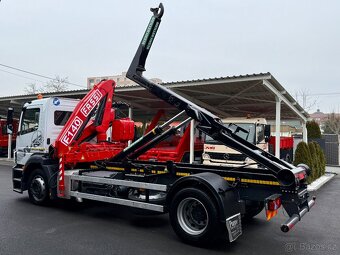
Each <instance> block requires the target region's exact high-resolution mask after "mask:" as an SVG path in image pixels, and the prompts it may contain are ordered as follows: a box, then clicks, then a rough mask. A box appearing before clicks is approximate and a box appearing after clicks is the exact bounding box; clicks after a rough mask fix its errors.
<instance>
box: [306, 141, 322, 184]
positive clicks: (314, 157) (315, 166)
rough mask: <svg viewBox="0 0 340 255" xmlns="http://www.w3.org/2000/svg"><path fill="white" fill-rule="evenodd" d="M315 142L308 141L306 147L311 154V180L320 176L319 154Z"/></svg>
mask: <svg viewBox="0 0 340 255" xmlns="http://www.w3.org/2000/svg"><path fill="white" fill-rule="evenodd" d="M317 145H318V144H317V143H316V142H310V143H308V149H309V152H310V155H311V162H310V166H309V167H310V168H311V170H312V173H311V176H310V179H311V181H313V180H315V179H317V178H319V177H320V164H319V156H318V154H317V148H316V147H317Z"/></svg>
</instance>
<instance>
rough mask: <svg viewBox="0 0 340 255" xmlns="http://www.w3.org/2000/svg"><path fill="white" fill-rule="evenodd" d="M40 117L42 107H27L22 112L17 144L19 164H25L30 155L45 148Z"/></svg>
mask: <svg viewBox="0 0 340 255" xmlns="http://www.w3.org/2000/svg"><path fill="white" fill-rule="evenodd" d="M40 116H41V107H39V106H36V105H35V106H32V107H30V106H27V107H25V108H24V109H23V110H22V113H21V118H20V123H19V130H18V133H17V142H16V154H17V155H16V160H17V163H18V164H25V163H26V161H27V159H28V158H29V157H30V155H32V154H33V153H36V152H39V150H40V148H41V147H42V146H43V140H44V138H43V132H42V130H41V126H42V121H41V118H40Z"/></svg>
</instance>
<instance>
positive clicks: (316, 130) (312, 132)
mask: <svg viewBox="0 0 340 255" xmlns="http://www.w3.org/2000/svg"><path fill="white" fill-rule="evenodd" d="M306 128H307V134H308V139H315V138H321V130H320V127H319V124H318V123H316V122H315V121H314V120H312V121H307V123H306Z"/></svg>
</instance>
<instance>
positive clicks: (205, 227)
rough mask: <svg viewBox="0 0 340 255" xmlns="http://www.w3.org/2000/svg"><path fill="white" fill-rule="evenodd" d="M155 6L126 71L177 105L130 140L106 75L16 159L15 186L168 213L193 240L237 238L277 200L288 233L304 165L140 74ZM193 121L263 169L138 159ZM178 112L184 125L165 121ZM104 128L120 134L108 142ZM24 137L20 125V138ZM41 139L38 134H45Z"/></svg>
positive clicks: (44, 197) (301, 205) (301, 210)
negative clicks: (43, 145)
mask: <svg viewBox="0 0 340 255" xmlns="http://www.w3.org/2000/svg"><path fill="white" fill-rule="evenodd" d="M151 10H152V12H153V16H152V17H151V20H150V23H149V24H148V26H147V29H146V32H145V34H144V36H143V38H142V41H141V43H140V45H139V47H138V49H137V52H136V55H135V57H134V59H133V61H132V63H131V65H130V67H129V70H128V72H127V77H128V78H130V79H131V80H133V81H135V82H136V83H138V84H139V85H141V86H143V87H144V88H146V89H147V90H148V91H149V92H150V93H152V94H154V95H155V96H157V97H159V98H160V99H162V100H164V101H165V102H167V103H169V104H171V105H173V106H174V107H176V108H177V109H178V110H179V113H178V114H177V115H176V116H174V117H173V118H171V119H170V120H168V121H166V122H165V123H164V124H162V125H157V126H156V127H154V128H153V129H152V130H151V131H149V132H148V133H146V134H145V135H144V136H142V137H141V138H140V139H138V140H136V141H135V142H133V143H132V144H130V145H127V142H126V141H127V140H129V139H131V136H132V132H133V130H132V129H131V127H132V125H133V124H131V120H130V119H123V120H122V119H120V120H116V119H114V111H113V110H112V98H113V91H114V87H115V83H114V82H113V81H102V82H100V83H99V84H97V85H96V86H94V88H93V89H92V90H91V91H90V92H89V93H88V94H87V95H86V96H85V97H84V98H83V99H82V100H81V101H79V103H78V104H77V105H76V107H75V109H74V110H73V112H72V114H71V115H70V117H69V119H68V121H67V122H66V124H65V126H64V127H63V128H62V129H61V131H60V133H59V134H58V136H57V138H56V140H55V142H54V143H53V144H51V145H50V147H49V151H48V152H45V151H42V152H36V153H31V154H30V155H29V157H26V160H25V162H24V161H21V163H19V160H18V158H17V165H16V166H15V167H14V168H13V185H14V190H15V191H17V192H21V193H22V192H23V191H24V190H28V194H29V197H30V200H31V201H32V202H33V203H35V204H38V205H40V204H45V203H47V202H49V201H50V200H53V199H56V198H63V199H71V198H76V199H77V200H78V201H79V200H81V199H90V200H96V201H103V202H108V203H114V204H120V205H125V206H130V207H133V208H139V209H145V210H150V211H155V212H159V213H167V212H168V213H169V217H170V221H171V224H172V227H173V229H174V231H175V232H176V234H177V235H178V236H179V237H180V238H181V239H182V240H184V241H186V242H189V243H194V244H202V243H208V242H210V241H212V240H215V239H217V238H220V237H225V238H227V239H229V241H234V240H235V239H236V238H238V237H239V236H240V235H241V233H242V226H241V221H242V219H243V218H251V217H253V216H255V215H257V214H258V213H259V212H260V211H261V210H263V208H264V207H265V210H266V215H267V219H270V218H271V217H273V216H275V214H276V213H277V211H278V209H279V208H280V207H281V205H282V206H283V208H284V209H285V211H286V212H287V213H288V215H289V219H287V221H286V222H284V223H283V224H282V225H281V229H282V231H284V232H287V231H289V230H290V229H291V228H292V227H293V226H294V225H295V224H296V223H297V222H298V221H300V220H301V218H302V216H304V215H305V214H306V213H307V212H308V211H309V210H310V208H311V207H312V206H313V205H314V204H315V198H310V197H309V193H308V192H307V184H306V178H307V176H308V175H309V174H310V171H309V168H308V166H306V165H299V166H298V167H294V166H292V165H290V164H288V163H287V162H284V161H282V160H280V159H278V158H276V157H274V156H273V155H271V154H269V153H268V152H265V151H263V150H261V149H260V148H258V147H256V146H255V145H253V144H252V143H249V142H247V141H246V140H244V139H242V138H240V137H239V136H237V135H236V134H234V133H233V132H232V130H231V129H229V128H228V127H225V126H224V125H223V123H222V121H221V120H220V118H218V117H217V116H215V115H213V114H212V113H211V112H209V111H207V110H205V109H203V108H201V107H199V106H198V105H196V104H194V103H193V102H191V101H189V100H187V99H185V98H183V97H181V96H179V95H177V94H176V93H175V92H173V91H171V90H169V89H167V88H165V87H163V86H162V85H158V84H155V83H152V82H151V81H149V80H148V79H146V78H144V77H143V76H142V73H143V72H144V71H145V62H146V58H147V55H148V53H149V50H150V48H151V45H152V42H153V40H154V38H155V35H156V33H157V29H158V27H159V24H160V22H161V18H162V16H163V11H164V8H163V5H162V4H160V6H159V7H158V8H154V9H151ZM24 111H25V108H24ZM23 116H25V114H24V113H23V114H22V115H21V120H20V122H21V123H22V121H23V119H22V118H23ZM185 116H186V117H185ZM35 117H36V115H35V114H34V115H33V116H32V118H33V120H35ZM192 119H193V120H195V121H196V122H197V128H198V129H199V130H200V131H201V132H203V133H205V134H206V135H209V136H210V137H212V138H213V139H216V140H218V141H219V142H221V143H223V144H225V145H226V146H229V147H231V148H233V149H235V150H237V151H239V152H241V153H243V154H245V155H247V156H248V157H249V158H251V159H252V160H254V161H256V162H257V163H258V164H260V167H259V168H251V167H249V166H247V165H242V166H240V167H227V166H215V165H202V164H187V163H177V162H173V161H167V162H154V161H146V160H144V161H141V160H137V159H138V157H139V156H140V155H142V154H144V153H145V152H147V151H148V150H149V149H151V148H154V147H155V146H156V145H157V144H159V143H160V142H161V141H164V140H165V139H167V138H168V137H170V136H171V135H174V134H175V133H176V130H177V129H179V128H181V127H182V126H184V125H186V124H187V123H189V121H191V120H192ZM175 120H180V124H178V125H177V126H175V127H174V126H172V127H171V126H170V124H171V123H172V122H174V121H175ZM45 123H47V122H45ZM110 126H111V127H112V135H113V136H115V137H116V141H114V142H110V143H108V142H107V141H106V131H107V129H108V128H109V127H110ZM20 127H22V124H20ZM32 129H33V130H34V129H36V127H35V126H34V125H33V127H32ZM21 135H22V132H21V131H20V130H19V134H18V138H17V139H21ZM41 137H42V140H44V138H43V137H44V136H43V134H42V136H41Z"/></svg>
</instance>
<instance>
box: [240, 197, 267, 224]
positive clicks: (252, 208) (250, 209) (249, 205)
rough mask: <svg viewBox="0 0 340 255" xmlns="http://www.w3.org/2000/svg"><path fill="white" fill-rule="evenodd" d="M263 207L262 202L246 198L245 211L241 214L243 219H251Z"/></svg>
mask: <svg viewBox="0 0 340 255" xmlns="http://www.w3.org/2000/svg"><path fill="white" fill-rule="evenodd" d="M263 208H264V202H261V201H250V200H246V212H245V214H244V215H243V218H244V219H245V220H251V219H252V218H254V217H255V216H256V215H258V214H259V213H260V212H262V210H263Z"/></svg>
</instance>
